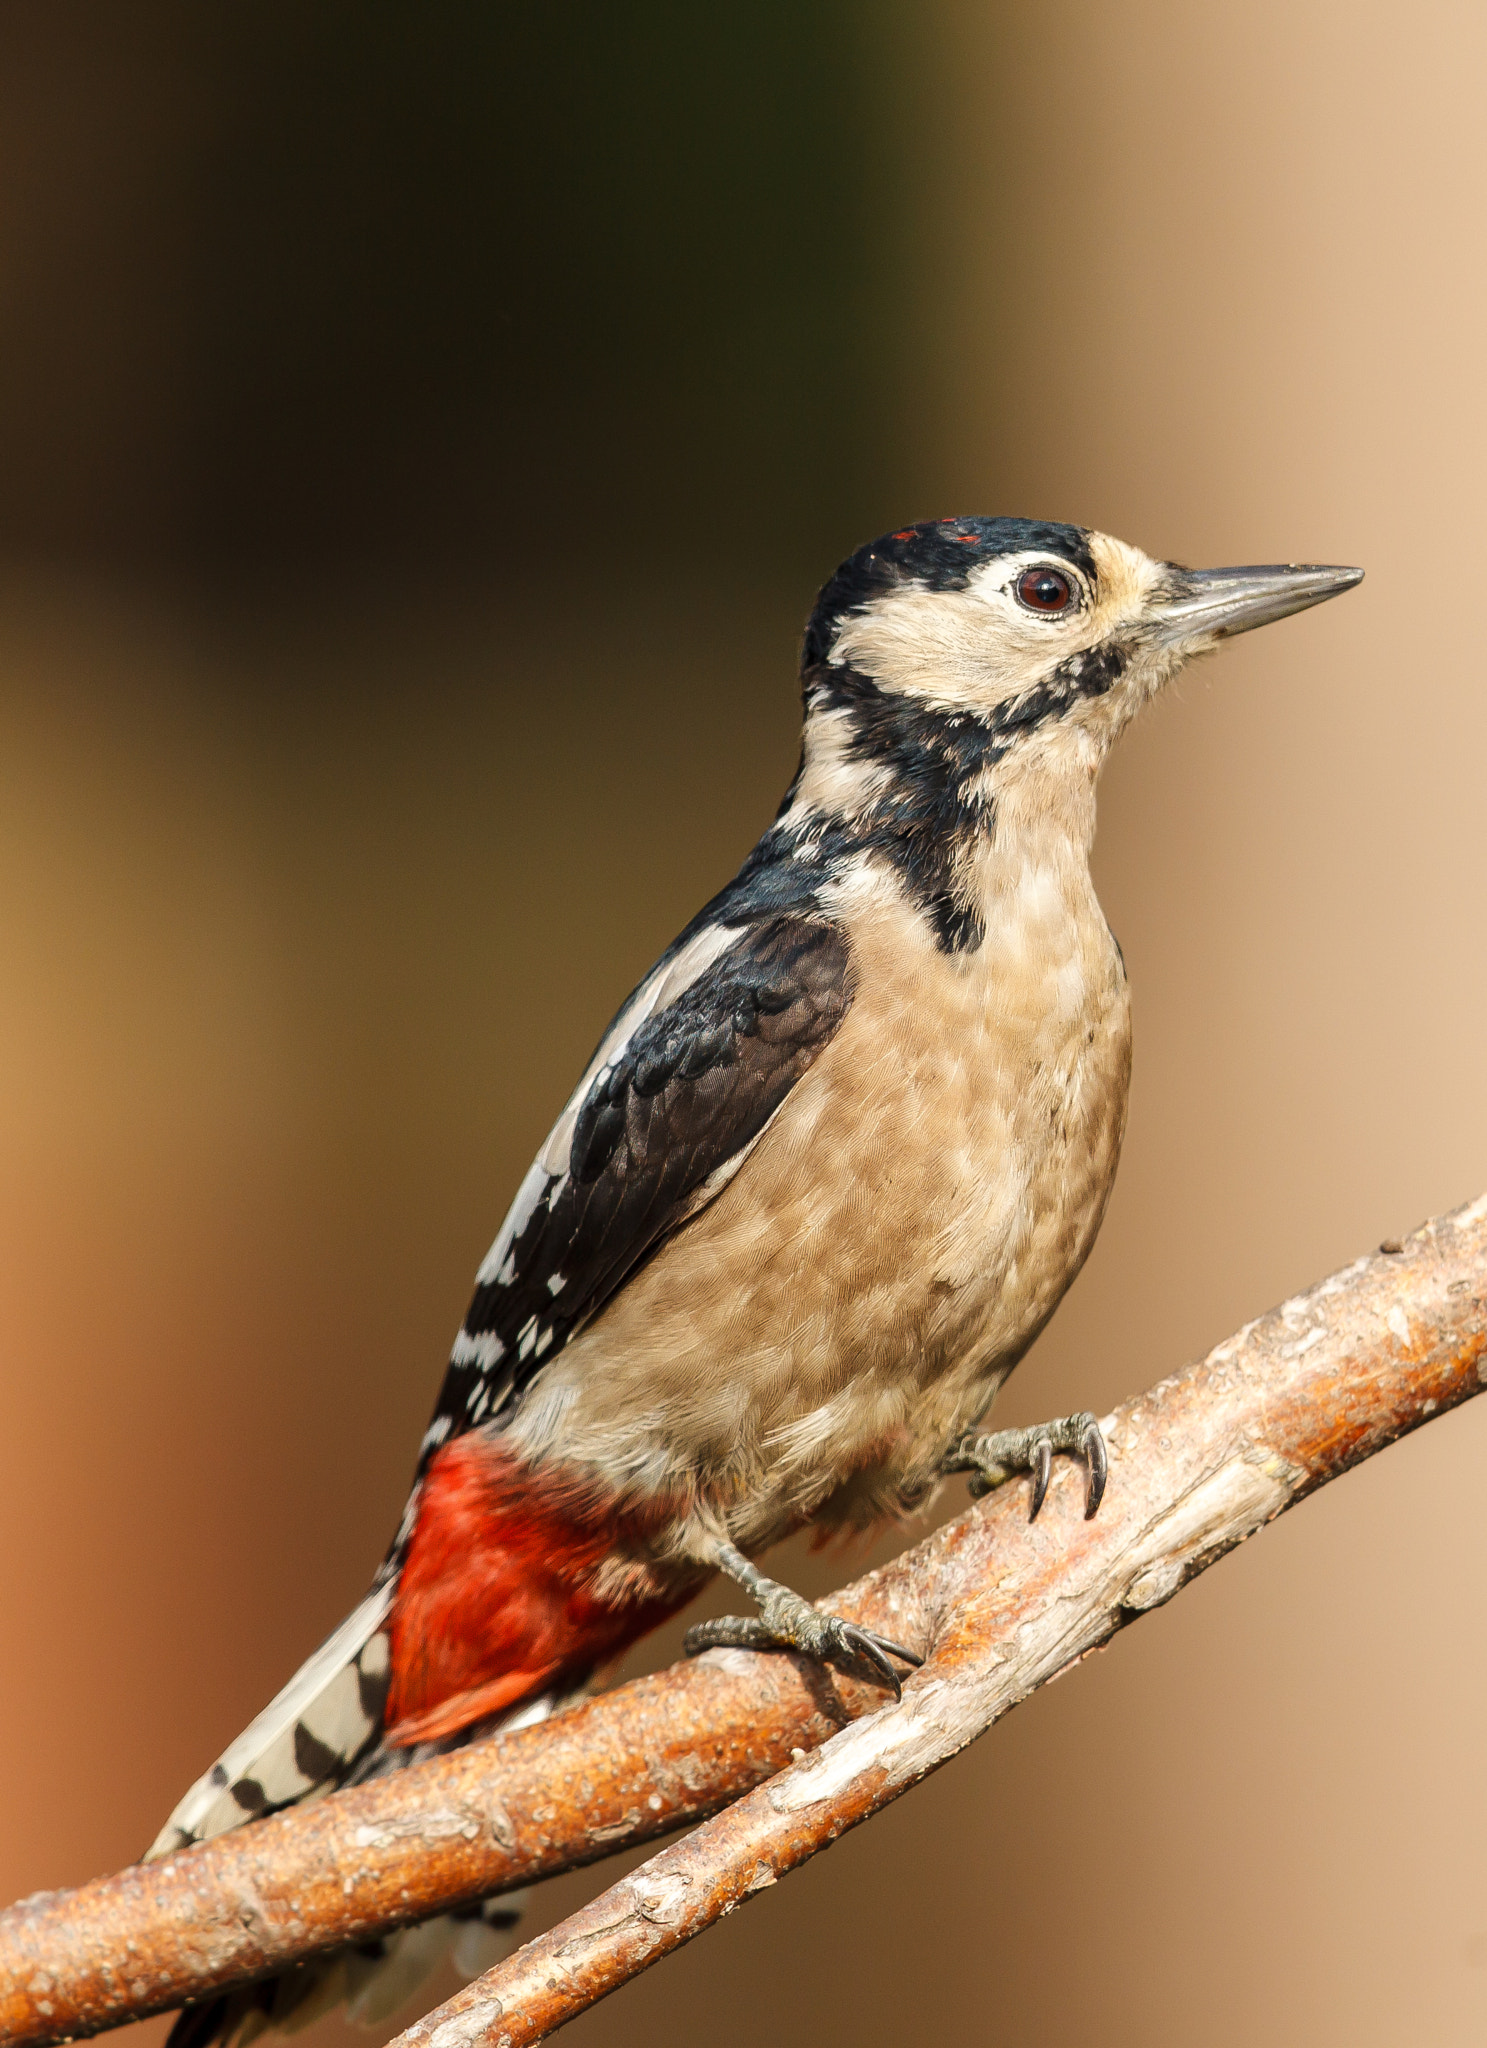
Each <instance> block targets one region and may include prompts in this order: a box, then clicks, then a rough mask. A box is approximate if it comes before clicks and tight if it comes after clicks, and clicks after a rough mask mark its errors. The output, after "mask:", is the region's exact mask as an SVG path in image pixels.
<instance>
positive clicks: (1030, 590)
mask: <svg viewBox="0 0 1487 2048" xmlns="http://www.w3.org/2000/svg"><path fill="white" fill-rule="evenodd" d="M1017 597H1018V601H1019V603H1021V604H1025V605H1026V606H1027V608H1028V610H1029V611H1030V612H1066V611H1067V610H1068V609H1069V606H1070V605H1071V604H1072V603H1073V602H1074V586H1073V585H1072V584H1071V583H1070V581H1069V579H1068V577H1067V576H1065V575H1063V574H1062V573H1061V572H1060V571H1059V570H1057V569H1028V570H1026V571H1024V573H1023V574H1022V575H1021V576H1019V577H1018V579H1017Z"/></svg>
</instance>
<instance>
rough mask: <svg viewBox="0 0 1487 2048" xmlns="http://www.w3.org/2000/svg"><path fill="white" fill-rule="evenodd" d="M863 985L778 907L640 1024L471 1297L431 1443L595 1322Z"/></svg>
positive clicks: (817, 930)
mask: <svg viewBox="0 0 1487 2048" xmlns="http://www.w3.org/2000/svg"><path fill="white" fill-rule="evenodd" d="M852 994H853V982H852V971H851V962H850V958H849V954H848V947H847V941H846V938H845V936H844V935H843V933H842V932H841V931H840V929H839V928H838V927H837V926H836V925H833V924H831V923H828V922H827V921H826V920H824V919H822V918H819V917H802V916H788V915H787V916H779V917H774V918H770V919H768V920H767V921H764V922H761V923H759V924H757V925H755V926H754V927H752V928H751V929H749V930H747V931H746V932H745V933H744V935H743V936H742V937H741V938H740V939H739V940H738V941H737V942H736V943H735V944H734V945H733V946H731V947H730V948H729V950H728V951H727V952H726V953H724V954H723V955H722V956H721V957H720V958H719V959H717V960H715V961H714V962H713V964H712V965H711V966H710V967H708V968H706V969H704V971H703V972H702V973H701V974H700V975H699V976H698V977H697V979H696V980H695V981H693V982H692V983H690V984H689V985H688V986H687V987H686V988H685V989H683V990H682V992H681V993H680V995H678V996H677V998H676V999H675V1001H674V1002H671V1003H669V1004H668V1005H667V1006H666V1008H665V1009H663V1010H661V1011H659V1012H657V1013H656V1014H655V1015H654V1016H651V1017H649V1018H647V1019H646V1020H645V1022H644V1023H643V1024H641V1025H640V1026H639V1027H638V1029H637V1030H636V1031H635V1032H634V1034H633V1035H632V1036H631V1038H630V1040H629V1042H628V1043H627V1044H626V1046H625V1048H624V1050H623V1052H622V1053H621V1054H620V1056H619V1057H618V1058H617V1059H616V1060H614V1061H613V1062H612V1063H611V1064H610V1065H608V1066H607V1067H605V1068H604V1069H602V1070H601V1072H600V1073H599V1074H598V1076H597V1077H596V1078H595V1080H594V1082H593V1085H592V1086H591V1088H590V1090H589V1092H588V1094H587V1096H586V1097H585V1098H584V1100H583V1102H582V1104H581V1105H580V1107H579V1110H578V1116H577V1120H576V1122H575V1124H574V1128H573V1135H572V1140H571V1143H570V1146H569V1160H568V1171H567V1172H566V1173H565V1174H555V1175H554V1176H553V1177H552V1178H551V1180H550V1181H549V1182H548V1184H547V1187H546V1188H545V1190H544V1191H543V1193H542V1197H541V1198H540V1199H539V1200H538V1201H537V1203H536V1206H535V1207H534V1208H533V1210H532V1212H531V1214H530V1215H529V1216H528V1217H527V1218H526V1220H525V1222H524V1224H523V1225H522V1227H521V1229H520V1230H519V1231H518V1232H517V1234H516V1236H515V1237H514V1238H513V1240H512V1242H511V1244H510V1246H509V1249H508V1254H507V1257H506V1259H505V1261H504V1263H503V1264H502V1266H501V1268H500V1271H499V1272H498V1273H497V1274H496V1275H495V1276H494V1277H493V1278H492V1279H490V1280H487V1281H485V1282H484V1283H483V1284H482V1285H481V1286H479V1287H477V1289H476V1291H475V1298H474V1300H473V1301H472V1302H471V1304H470V1310H469V1313H468V1315H467V1316H466V1317H465V1323H464V1330H463V1333H462V1341H461V1343H460V1344H458V1345H457V1346H456V1351H455V1362H454V1363H453V1364H452V1365H451V1367H450V1372H449V1376H448V1378H447V1380H446V1381H445V1385H444V1390H443V1392H442V1394H441V1396H440V1400H439V1406H438V1409H437V1410H436V1416H444V1417H447V1418H448V1422H447V1425H446V1426H444V1427H443V1428H442V1430H439V1429H436V1431H435V1432H434V1433H433V1435H434V1438H435V1440H442V1438H447V1437H448V1436H449V1435H453V1434H458V1433H459V1432H460V1431H461V1430H463V1429H468V1428H472V1427H474V1426H476V1425H477V1424H480V1423H483V1422H488V1421H490V1420H491V1419H493V1417H495V1416H496V1415H498V1414H499V1413H501V1412H502V1411H504V1410H507V1409H509V1407H510V1405H511V1404H512V1403H513V1402H514V1401H515V1400H517V1398H518V1397H519V1396H520V1394H521V1393H522V1392H523V1390H524V1389H525V1388H526V1387H528V1386H529V1385H530V1384H531V1382H532V1381H533V1379H535V1378H536V1376H537V1374H538V1373H539V1372H540V1371H541V1369H542V1367H543V1365H544V1363H546V1362H547V1361H548V1360H549V1359H551V1358H552V1357H554V1356H555V1355H556V1353H557V1352H558V1351H560V1350H561V1349H562V1347H563V1345H564V1344H565V1343H566V1342H567V1340H568V1338H569V1337H571V1336H572V1335H573V1334H574V1332H575V1331H577V1330H578V1329H580V1328H581V1327H582V1326H583V1325H584V1324H585V1323H588V1322H590V1321H592V1320H593V1318H594V1316H596V1315H597V1314H598V1313H599V1311H600V1309H602V1308H603V1306H604V1305H605V1303H606V1302H607V1301H609V1300H610V1299H611V1298H612V1297H613V1296H614V1294H615V1293H616V1291H617V1290H618V1289H619V1288H620V1287H621V1286H622V1285H623V1283H624V1282H625V1280H626V1279H628V1278H629V1276H630V1275H631V1274H632V1273H634V1272H635V1271H636V1269H637V1268H638V1267H639V1266H640V1265H641V1264H642V1263H643V1262H644V1261H645V1259H647V1258H648V1257H649V1256H650V1255H651V1254H653V1253H654V1252H655V1251H656V1250H657V1249H658V1247H659V1246H660V1245H661V1244H662V1243H663V1242H664V1241H665V1239H666V1237H667V1236H668V1235H669V1234H670V1233H671V1232H672V1231H674V1230H675V1229H676V1228H678V1227H679V1225H680V1224H681V1223H683V1222H684V1221H685V1220H686V1218H687V1216H688V1215H689V1214H691V1213H693V1202H694V1198H695V1196H696V1195H697V1193H698V1191H699V1190H700V1189H701V1188H702V1187H703V1186H704V1184H705V1183H706V1182H707V1181H708V1180H709V1179H710V1178H711V1177H712V1175H714V1174H715V1173H717V1172H718V1171H719V1169H720V1168H722V1167H724V1166H726V1165H727V1163H728V1161H729V1160H730V1159H733V1158H735V1157H736V1156H737V1155H738V1153H739V1152H741V1151H742V1150H743V1149H744V1147H745V1146H747V1145H748V1144H749V1143H750V1142H751V1141H752V1140H753V1139H754V1138H756V1137H758V1135H759V1133H760V1132H761V1131H762V1130H763V1129H764V1126H765V1125H766V1124H767V1123H768V1122H769V1120H770V1118H771V1117H772V1116H773V1115H774V1113H775V1111H776V1110H777V1109H778V1108H779V1106H780V1104H781V1103H782V1102H783V1101H784V1100H785V1097H786V1096H787V1095H788V1094H789V1092H790V1090H791V1089H792V1088H793V1087H794V1085H795V1083H796V1082H797V1081H798V1080H799V1079H800V1076H801V1075H802V1074H803V1073H804V1072H805V1071H806V1069H807V1068H808V1067H809V1066H810V1065H811V1064H812V1062H813V1061H814V1060H815V1059H816V1058H817V1056H818V1055H819V1054H820V1052H821V1051H822V1049H823V1048H824V1047H825V1046H826V1045H827V1043H828V1042H829V1041H830V1039H831V1038H832V1036H833V1035H834V1033H835V1032H836V1030H837V1028H838V1027H839V1025H840V1024H841V1021H842V1019H843V1017H844V1016H845V1015H846V1013H847V1010H848V1008H849V1007H850V1005H851V1001H852ZM462 1354H463V1357H464V1358H465V1359H467V1360H468V1363H462V1362H460V1361H461V1358H462ZM430 1448H432V1443H431V1445H430Z"/></svg>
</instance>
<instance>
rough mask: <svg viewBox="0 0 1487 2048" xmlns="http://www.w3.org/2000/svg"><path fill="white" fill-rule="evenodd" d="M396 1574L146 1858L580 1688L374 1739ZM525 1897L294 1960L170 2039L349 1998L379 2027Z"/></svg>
mask: <svg viewBox="0 0 1487 2048" xmlns="http://www.w3.org/2000/svg"><path fill="white" fill-rule="evenodd" d="M392 1593H393V1585H392V1582H391V1581H390V1580H389V1581H388V1582H387V1583H386V1584H382V1585H379V1586H377V1587H374V1589H373V1591H372V1592H371V1593H370V1594H368V1596H367V1598H366V1599H365V1600H364V1601H363V1602H362V1603H361V1605H360V1606H359V1607H358V1608H357V1609H356V1611H355V1612H354V1613H353V1614H352V1615H350V1616H349V1617H348V1618H347V1620H346V1621H344V1622H343V1623H342V1624H341V1626H340V1628H338V1629H337V1630H336V1631H335V1633H334V1634H333V1635H332V1636H330V1637H328V1638H327V1640H326V1641H325V1642H324V1643H323V1644H322V1645H321V1647H320V1648H319V1649H318V1650H317V1651H316V1652H315V1654H314V1655H313V1656H312V1657H311V1658H310V1659H309V1660H308V1661H307V1662H306V1663H305V1664H304V1665H303V1666H302V1667H301V1669H300V1670H299V1671H298V1672H297V1673H296V1675H295V1676H294V1677H293V1678H292V1679H291V1680H290V1682H289V1684H288V1685H287V1686H285V1688H284V1690H283V1691H282V1692H281V1693H280V1694H279V1695H278V1696H277V1698H275V1699H274V1700H272V1701H271V1702H270V1704H269V1705H268V1706H267V1707H265V1709H264V1711H263V1712H262V1713H261V1714H260V1715H259V1716H258V1718H257V1719H256V1720H255V1721H253V1722H252V1723H251V1724H250V1725H249V1726H248V1727H247V1728H246V1729H244V1731H243V1733H242V1734H241V1735H240V1736H239V1737H238V1739H237V1740H236V1742H234V1743H233V1744H232V1745H231V1747H230V1748H228V1749H227V1750H226V1751H224V1753H223V1755H222V1756H221V1757H220V1758H219V1759H218V1761H217V1762H216V1763H215V1764H214V1765H213V1766H212V1768H211V1770H210V1771H208V1772H207V1773H206V1774H205V1776H204V1777H202V1778H200V1779H198V1780H197V1782H196V1784H195V1785H193V1786H192V1788H191V1790H190V1791H189V1792H188V1793H187V1794H186V1796H185V1798H184V1799H182V1800H181V1802H180V1804H179V1805H178V1806H177V1807H176V1810H175V1812H174V1813H173V1814H172V1815H171V1817H170V1819H169V1820H168V1821H167V1822H166V1824H165V1826H164V1827H163V1828H162V1829H161V1831H160V1834H159V1835H158V1836H157V1837H156V1839H155V1841H154V1842H153V1843H152V1844H151V1845H150V1848H149V1849H148V1850H147V1851H146V1853H145V1856H144V1858H143V1860H144V1861H145V1862H147V1863H148V1862H152V1861H154V1859H155V1858H156V1857H159V1856H164V1855H168V1854H169V1853H170V1852H171V1851H172V1850H174V1849H180V1848H184V1847H186V1846H187V1845H188V1844H190V1843H193V1842H202V1841H206V1840H207V1839H209V1838H210V1837H211V1836H213V1835H218V1834H222V1833H225V1832H226V1831H227V1830H228V1829H229V1828H235V1827H240V1826H241V1825H242V1824H243V1823H244V1822H245V1821H250V1820H256V1819H258V1818H260V1817H261V1816H263V1815H265V1814H269V1813H275V1812H278V1811H280V1810H281V1809H282V1808H284V1807H286V1806H294V1805H297V1804H298V1803H299V1802H300V1801H301V1800H305V1799H309V1798H312V1797H315V1796H317V1795H318V1794H320V1793H322V1792H327V1791H332V1790H335V1789H337V1788H338V1787H340V1786H346V1785H359V1784H365V1783H367V1782H368V1781H369V1780H370V1779H373V1778H379V1777H386V1776H388V1775H389V1774H390V1773H392V1772H394V1771H399V1770H404V1769H406V1768H407V1767H408V1765H410V1764H416V1763H422V1762H423V1761H425V1759H427V1758H428V1757H431V1756H437V1755H441V1754H444V1753H445V1752H447V1751H449V1750H452V1749H459V1748H463V1747H464V1746H465V1745H466V1744H468V1743H471V1742H479V1741H483V1740H485V1739H487V1738H488V1737H490V1736H492V1735H494V1734H496V1733H498V1732H500V1731H501V1730H503V1729H510V1728H513V1727H524V1726H526V1725H527V1724H528V1723H530V1722H533V1721H539V1720H543V1719H545V1718H546V1716H547V1715H548V1714H550V1713H551V1712H552V1711H553V1710H554V1709H555V1708H556V1707H557V1706H559V1705H562V1704H566V1702H567V1701H568V1700H571V1699H572V1698H574V1697H575V1695H576V1693H577V1692H578V1691H581V1690H582V1687H581V1686H579V1685H576V1684H575V1682H574V1681H573V1680H571V1679H570V1680H568V1681H566V1682H565V1683H564V1684H563V1685H562V1686H561V1687H557V1688H554V1689H552V1690H550V1691H548V1692H547V1693H544V1694H542V1695H540V1696H538V1697H535V1698H528V1699H525V1700H523V1701H522V1702H521V1703H520V1704H519V1705H516V1706H513V1707H511V1708H509V1709H507V1710H506V1711H505V1712H503V1713H499V1714H492V1715H489V1716H488V1717H486V1718H485V1719H484V1720H480V1721H476V1722H474V1723H472V1724H471V1725H469V1726H467V1727H465V1728H462V1729H459V1730H458V1731H456V1732H454V1733H451V1734H449V1735H446V1736H444V1737H442V1738H440V1739H439V1740H437V1741H430V1742H422V1743H415V1744H412V1745H409V1746H407V1747H393V1746H392V1745H391V1744H389V1743H387V1742H385V1741H384V1740H383V1737H382V1730H383V1709H384V1706H385V1702H386V1696H387V1685H388V1666H389V1651H388V1638H387V1633H386V1629H385V1627H384V1624H385V1622H386V1619H387V1616H388V1612H389V1609H390V1607H391V1602H392ZM523 1901H524V1895H523V1894H512V1895H510V1896H508V1897H503V1898H499V1899H489V1900H486V1901H484V1902H483V1903H481V1904H478V1905H474V1906H470V1907H466V1908H463V1909H461V1911H460V1912H458V1913H453V1914H441V1915H439V1916H438V1917H437V1918H436V1919H433V1920H427V1921H424V1922H422V1923H421V1924H420V1925H418V1926H416V1927H408V1928H403V1929H401V1930H400V1931H398V1932H397V1933H393V1934H388V1935H384V1936H382V1937H380V1938H379V1939H377V1940H375V1941H370V1942H364V1943H360V1944H358V1945H357V1946H356V1947H354V1948H348V1949H344V1950H341V1951H339V1952H337V1953H335V1954H333V1955H329V1956H322V1957H317V1958H316V1959H315V1960H314V1961H312V1962H307V1963H301V1964H298V1965H296V1966H295V1967H294V1968H293V1969H290V1970H286V1971H284V1972H282V1973H281V1974H280V1975H279V1976H277V1977H273V1978H269V1979H267V1980H266V1981H265V1982H263V1983H260V1984H252V1985H249V1986H247V1987H245V1988H244V1989H243V1990H241V1991H233V1992H227V1993H225V1994H224V1995H223V1996H221V1997H219V1998H213V1999H208V2000H205V2001H204V2002H203V2003H202V2004H200V2005H195V2006H189V2007H187V2009H186V2010H185V2011H184V2012H182V2013H181V2014H180V2016H179V2017H178V2019H177V2020H176V2023H175V2025H174V2026H173V2027H172V2029H171V2032H170V2035H169V2039H168V2043H167V2048H210V2044H211V2043H212V2042H215V2041H221V2042H222V2043H223V2048H247V2044H248V2043H249V2042H251V2041H252V2040H253V2039H254V2037H255V2036H256V2035H258V2034H261V2033H264V2032H266V2031H268V2030H270V2029H275V2030H283V2031H286V2032H287V2031H293V2030H295V2029H298V2028H300V2027H303V2026H306V2025H308V2024H309V2022H310V2021H311V2020H314V2019H318V2018H319V2017H320V2015H321V2014H322V2013H325V2012H328V2011H329V2010H330V2009H331V2008H332V2007H333V2006H336V2005H340V2004H344V2005H345V2007H346V2011H347V2015H348V2017H349V2018H351V2019H353V2020H356V2021H358V2022H360V2023H361V2024H363V2025H366V2026H376V2025H378V2024H380V2022H381V2021H383V2020H384V2019H386V2018H388V2017H389V2016H390V2015H391V2014H392V2013H394V2012H395V2011H396V2010H397V2009H398V2007H399V2006H400V2005H402V2004H403V2003H404V2002H405V2000H407V1999H409V1998H411V1997H412V1995H413V1993H414V1992H415V1991H416V1990H417V1989H418V1987H419V1986H420V1985H421V1984H422V1983H423V1982H424V1980H425V1978H427V1977H428V1976H429V1974H430V1973H431V1972H432V1971H433V1970H434V1969H436V1968H437V1967H438V1965H439V1963H440V1962H441V1961H442V1960H443V1959H444V1957H445V1956H446V1955H448V1956H450V1957H451V1958H452V1960H453V1962H454V1964H455V1967H456V1969H458V1970H460V1971H461V1972H462V1973H463V1974H465V1975H466V1976H472V1977H473V1976H478V1975H479V1974H480V1972H481V1971H482V1970H487V1969H489V1968H490V1967H491V1965H492V1964H493V1963H494V1962H496V1961H498V1960H499V1959H500V1957H501V1956H502V1955H504V1954H505V1953H506V1952H507V1950H508V1949H509V1948H510V1947H511V1946H512V1941H513V1933H514V1930H515V1928H516V1925H517V1923H518V1921H519V1920H520V1917H521V1911H522V1905H523Z"/></svg>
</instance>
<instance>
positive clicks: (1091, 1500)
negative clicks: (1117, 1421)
mask: <svg viewBox="0 0 1487 2048" xmlns="http://www.w3.org/2000/svg"><path fill="white" fill-rule="evenodd" d="M1081 1448H1082V1449H1083V1452H1084V1462H1085V1464H1086V1465H1087V1466H1088V1468H1089V1479H1088V1481H1087V1483H1086V1485H1085V1490H1084V1519H1085V1521H1086V1522H1088V1521H1091V1520H1092V1519H1093V1518H1094V1516H1095V1515H1096V1514H1098V1512H1099V1507H1100V1502H1101V1501H1102V1500H1103V1499H1104V1498H1105V1481H1106V1480H1107V1479H1108V1478H1109V1477H1110V1459H1109V1456H1108V1454H1107V1452H1106V1450H1105V1439H1104V1437H1103V1436H1102V1435H1101V1433H1100V1425H1099V1423H1098V1422H1092V1423H1091V1424H1090V1425H1089V1427H1088V1429H1086V1431H1085V1432H1084V1437H1083V1441H1082V1445H1081Z"/></svg>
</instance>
